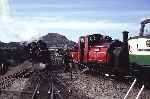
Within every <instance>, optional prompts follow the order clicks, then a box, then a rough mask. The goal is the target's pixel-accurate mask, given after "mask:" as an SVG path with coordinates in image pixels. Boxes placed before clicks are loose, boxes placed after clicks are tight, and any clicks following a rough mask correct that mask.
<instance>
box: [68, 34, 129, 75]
mask: <svg viewBox="0 0 150 99" xmlns="http://www.w3.org/2000/svg"><path fill="white" fill-rule="evenodd" d="M127 39H128V32H127V31H124V32H123V42H121V41H119V40H112V38H111V37H109V36H104V35H101V34H93V35H87V36H81V37H80V38H79V42H78V43H77V45H76V46H74V49H73V50H72V51H71V56H72V58H73V60H75V61H77V62H80V63H82V64H85V65H87V66H89V68H90V69H93V68H94V69H96V70H99V71H103V72H106V73H107V72H108V73H116V74H118V73H119V74H125V73H127V71H128V63H129V62H128V60H129V59H128V43H127Z"/></svg>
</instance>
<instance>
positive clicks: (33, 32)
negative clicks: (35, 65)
mask: <svg viewBox="0 0 150 99" xmlns="http://www.w3.org/2000/svg"><path fill="white" fill-rule="evenodd" d="M0 1H4V0H0ZM1 3H2V2H1ZM2 4H3V5H5V6H4V7H3V8H1V10H2V9H3V10H5V11H1V13H0V15H1V16H7V17H6V18H5V19H3V18H1V19H2V21H0V22H1V23H2V24H1V25H0V26H1V27H2V28H0V34H2V36H1V37H0V40H2V41H5V42H8V41H20V40H30V39H31V38H33V39H34V38H37V37H39V36H42V35H45V34H47V33H51V32H57V33H60V34H62V35H65V36H67V37H68V38H69V39H71V40H73V41H77V40H78V37H79V36H81V35H86V34H92V33H102V34H104V35H110V36H112V37H113V38H117V39H118V38H119V39H120V38H121V37H122V34H121V32H122V31H123V30H128V31H129V32H130V35H137V33H138V31H139V23H140V21H141V19H143V18H146V17H150V6H149V4H150V1H149V0H8V2H5V3H2ZM5 7H6V8H5ZM4 12H8V13H4ZM3 24H4V25H3ZM10 26H11V27H10ZM4 32H5V34H4Z"/></svg>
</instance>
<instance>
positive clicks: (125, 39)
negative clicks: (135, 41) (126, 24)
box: [122, 31, 129, 44]
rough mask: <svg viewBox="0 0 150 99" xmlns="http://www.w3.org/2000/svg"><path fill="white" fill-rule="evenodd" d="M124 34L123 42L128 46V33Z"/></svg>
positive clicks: (124, 32)
mask: <svg viewBox="0 0 150 99" xmlns="http://www.w3.org/2000/svg"><path fill="white" fill-rule="evenodd" d="M122 33H123V42H124V43H125V44H127V43H128V33H129V32H128V31H123V32H122Z"/></svg>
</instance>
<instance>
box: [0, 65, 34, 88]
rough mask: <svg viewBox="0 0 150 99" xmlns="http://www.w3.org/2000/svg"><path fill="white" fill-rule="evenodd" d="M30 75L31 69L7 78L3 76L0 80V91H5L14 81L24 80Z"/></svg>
mask: <svg viewBox="0 0 150 99" xmlns="http://www.w3.org/2000/svg"><path fill="white" fill-rule="evenodd" d="M31 73H32V70H31V67H29V68H26V69H22V70H20V71H18V72H15V73H12V74H10V75H8V76H4V77H1V78H0V89H1V90H2V89H6V88H9V87H10V86H11V85H12V84H13V83H14V81H15V80H17V79H20V78H24V77H27V76H29V75H30V74H31Z"/></svg>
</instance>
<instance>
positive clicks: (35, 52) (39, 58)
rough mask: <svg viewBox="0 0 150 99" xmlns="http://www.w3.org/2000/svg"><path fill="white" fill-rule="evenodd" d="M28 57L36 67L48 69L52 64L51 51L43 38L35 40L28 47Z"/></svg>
mask: <svg viewBox="0 0 150 99" xmlns="http://www.w3.org/2000/svg"><path fill="white" fill-rule="evenodd" d="M26 50H27V53H28V58H29V59H30V61H31V62H32V63H33V64H38V66H37V65H36V66H35V68H36V69H41V70H43V69H46V68H48V67H49V65H50V64H51V60H50V51H49V50H48V47H47V44H46V43H45V42H43V41H42V40H38V41H33V42H31V43H29V44H28V45H27V47H26Z"/></svg>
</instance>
